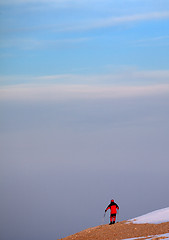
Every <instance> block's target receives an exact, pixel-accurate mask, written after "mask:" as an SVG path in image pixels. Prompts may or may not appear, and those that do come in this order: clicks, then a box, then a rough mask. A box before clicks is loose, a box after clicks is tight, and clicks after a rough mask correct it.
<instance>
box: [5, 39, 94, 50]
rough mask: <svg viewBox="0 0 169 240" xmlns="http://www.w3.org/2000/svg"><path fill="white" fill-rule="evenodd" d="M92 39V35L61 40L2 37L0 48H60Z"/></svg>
mask: <svg viewBox="0 0 169 240" xmlns="http://www.w3.org/2000/svg"><path fill="white" fill-rule="evenodd" d="M89 40H91V38H90V37H83V38H82V37H81V38H79V37H77V38H64V39H61V40H59V39H58V40H57V39H56V40H43V39H38V38H13V39H6V40H5V39H4V40H3V39H1V40H0V48H17V49H24V50H32V49H42V48H43V49H44V48H58V47H59V48H60V47H63V46H67V47H68V46H72V45H74V44H80V43H83V42H87V41H89Z"/></svg>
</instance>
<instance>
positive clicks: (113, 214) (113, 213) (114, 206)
mask: <svg viewBox="0 0 169 240" xmlns="http://www.w3.org/2000/svg"><path fill="white" fill-rule="evenodd" d="M108 209H110V224H114V223H115V221H116V214H117V209H118V210H119V206H118V205H117V203H115V202H114V200H113V199H112V200H111V202H110V204H109V205H108V207H107V208H106V209H105V213H106V212H107V210H108Z"/></svg>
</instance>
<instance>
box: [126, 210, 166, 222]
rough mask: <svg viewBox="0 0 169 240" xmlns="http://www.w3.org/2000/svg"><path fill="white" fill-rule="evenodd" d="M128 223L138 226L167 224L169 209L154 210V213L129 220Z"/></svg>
mask: <svg viewBox="0 0 169 240" xmlns="http://www.w3.org/2000/svg"><path fill="white" fill-rule="evenodd" d="M129 222H133V223H138V224H142V223H152V224H159V223H163V222H169V207H168V208H163V209H160V210H156V211H154V212H151V213H148V214H145V215H142V216H140V217H137V218H133V219H130V220H129Z"/></svg>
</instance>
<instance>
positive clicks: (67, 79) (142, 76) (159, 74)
mask: <svg viewBox="0 0 169 240" xmlns="http://www.w3.org/2000/svg"><path fill="white" fill-rule="evenodd" d="M113 71H114V72H112V73H109V74H73V73H69V74H56V75H43V76H28V75H27V76H22V75H20V76H17V75H16V76H15V75H14V76H7V75H6V76H3V75H1V76H0V85H1V86H5V85H14V84H21V83H23V81H24V83H25V84H28V83H30V84H32V83H33V84H37V85H38V84H68V85H70V84H75V85H99V84H100V85H116V86H121V85H128V86H133V85H135V86H136V85H143V86H144V85H152V84H154V85H155V84H156V85H157V84H169V70H151V71H150V70H149V71H148V70H147V71H146V70H139V69H135V68H131V67H130V66H125V67H124V68H123V67H122V68H120V69H118V70H117V71H116V70H113Z"/></svg>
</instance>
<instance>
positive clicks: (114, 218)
mask: <svg viewBox="0 0 169 240" xmlns="http://www.w3.org/2000/svg"><path fill="white" fill-rule="evenodd" d="M112 218H113V224H114V223H115V221H116V214H113V216H112Z"/></svg>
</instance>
